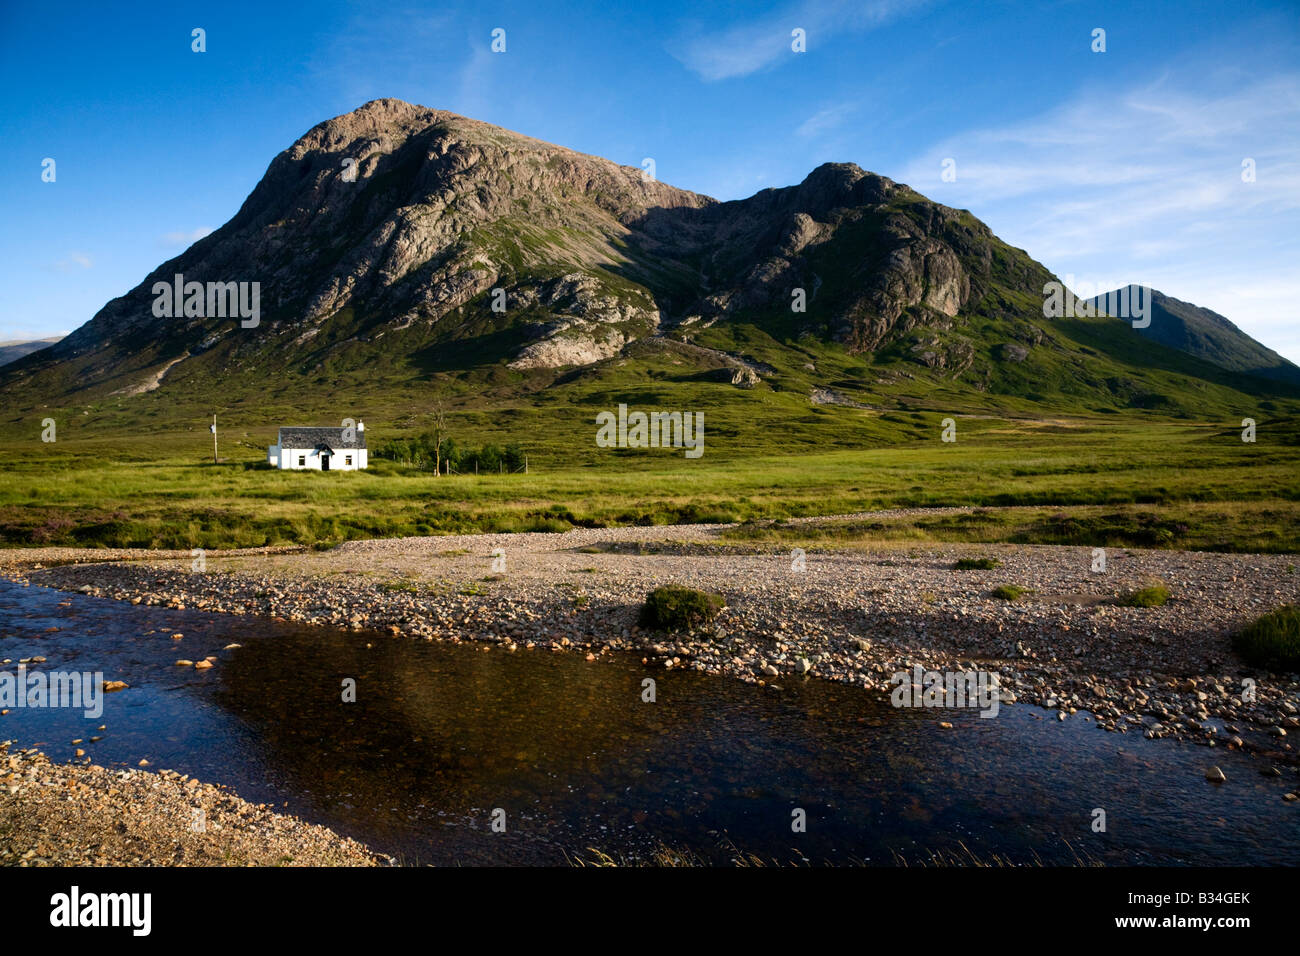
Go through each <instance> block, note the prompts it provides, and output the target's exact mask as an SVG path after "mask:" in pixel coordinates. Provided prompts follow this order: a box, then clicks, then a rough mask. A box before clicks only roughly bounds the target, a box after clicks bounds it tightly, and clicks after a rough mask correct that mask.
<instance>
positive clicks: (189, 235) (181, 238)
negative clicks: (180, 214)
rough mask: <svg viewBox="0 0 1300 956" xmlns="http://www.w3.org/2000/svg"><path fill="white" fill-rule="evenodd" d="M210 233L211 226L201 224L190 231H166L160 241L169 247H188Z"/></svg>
mask: <svg viewBox="0 0 1300 956" xmlns="http://www.w3.org/2000/svg"><path fill="white" fill-rule="evenodd" d="M210 235H212V229H211V227H209V226H199V228H197V229H191V230H190V231H189V232H184V231H180V232H168V233H164V234H163V235H162V236H160V237H159V238H158V241H159V243H161V244H162V245H164V246H167V247H168V248H169V249H188V248H189V247H190V246H192V245H194V243H196V242H198V241H199V240H200V239H202V238H203V237H204V236H210Z"/></svg>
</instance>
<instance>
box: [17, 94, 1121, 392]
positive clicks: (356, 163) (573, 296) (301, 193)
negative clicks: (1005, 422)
mask: <svg viewBox="0 0 1300 956" xmlns="http://www.w3.org/2000/svg"><path fill="white" fill-rule="evenodd" d="M178 274H179V275H183V277H184V279H185V281H186V282H199V283H250V284H251V283H257V284H258V287H259V288H260V299H259V302H260V314H259V315H258V318H257V321H256V322H255V323H253V322H247V321H243V322H241V318H240V317H230V316H226V317H224V318H223V317H221V316H219V315H216V314H214V313H213V312H212V310H211V308H210V304H209V306H208V307H207V308H203V307H199V308H196V309H193V310H190V309H188V308H187V309H183V310H181V311H180V312H178V313H177V314H174V315H171V316H167V315H164V316H159V315H157V314H155V310H154V303H155V298H156V297H155V295H154V291H153V290H154V286H155V284H156V283H160V282H161V283H172V282H173V279H174V277H175V276H176V275H178ZM1051 278H1052V276H1051V275H1050V274H1049V273H1048V272H1047V270H1046V269H1044V268H1043V267H1042V266H1041V265H1039V264H1038V263H1037V262H1035V261H1034V260H1032V259H1031V258H1030V257H1029V256H1028V255H1027V254H1025V253H1024V252H1022V251H1021V250H1018V249H1013V248H1011V247H1009V246H1007V245H1005V244H1004V243H1002V242H1000V241H999V240H998V239H997V238H996V237H995V236H993V234H992V233H991V232H990V230H989V229H988V227H987V226H985V225H984V224H983V223H981V222H979V221H978V220H977V219H975V218H974V217H973V216H972V215H971V214H970V213H969V212H966V211H963V210H956V209H950V208H948V207H946V206H943V205H940V204H938V203H934V202H931V201H930V200H928V199H926V198H925V197H924V196H921V195H920V194H918V193H916V192H915V191H913V190H912V189H910V188H909V187H907V186H905V185H902V184H899V183H895V182H893V181H891V180H889V179H887V178H885V177H883V176H878V175H875V174H873V173H870V172H866V171H864V170H862V169H860V168H858V167H857V166H854V165H852V164H841V163H828V164H825V165H823V166H820V167H818V168H817V169H815V170H813V171H812V172H811V173H810V174H809V175H808V176H807V178H806V179H805V180H804V181H803V182H801V183H799V184H798V185H795V186H790V187H786V188H782V189H767V190H763V191H762V192H760V193H757V194H756V195H754V196H751V197H749V198H748V199H743V200H737V201H732V202H717V201H716V200H713V199H710V198H709V197H707V196H701V195H699V194H696V193H692V192H688V191H686V190H682V189H676V188H674V187H672V186H668V185H666V184H664V183H660V182H656V181H654V180H647V179H646V178H645V177H644V176H643V175H642V171H641V170H640V169H637V168H633V167H628V166H620V165H618V164H616V163H613V162H610V161H608V160H605V159H600V158H598V157H594V156H587V155H583V154H580V153H576V152H573V151H571V150H567V149H563V148H561V147H558V146H553V145H550V144H548V143H543V142H540V141H538V140H534V139H530V138H528V137H526V136H521V135H519V134H517V133H512V132H510V131H508V130H504V129H501V128H499V127H495V126H491V125H488V124H486V123H481V122H477V121H475V120H471V119H467V118H465V117H461V116H457V115H455V114H452V113H447V112H444V111H439V110H431V109H426V108H424V107H420V106H414V105H411V104H409V103H404V102H401V101H399V100H391V99H389V100H376V101H374V102H371V103H367V104H366V105H365V106H362V107H361V108H359V109H357V110H355V111H354V112H352V113H348V114H346V115H344V116H339V117H336V118H334V119H332V120H329V121H327V122H324V123H321V124H320V125H318V126H316V127H314V128H313V129H311V130H310V131H308V132H307V134H306V135H304V136H303V137H302V138H301V139H299V140H298V141H297V142H296V143H294V144H293V145H292V146H290V147H289V148H288V149H286V150H285V151H284V152H283V153H281V154H280V155H279V156H277V157H276V158H275V159H274V160H273V161H272V162H271V164H270V167H269V168H268V169H267V171H266V174H265V176H264V177H263V178H262V180H261V182H259V183H258V185H257V186H256V188H255V189H254V190H253V192H252V193H251V194H250V195H249V197H248V199H247V200H246V201H245V202H244V204H243V206H242V207H241V208H240V209H239V211H238V213H236V215H235V216H234V217H233V218H232V219H231V220H230V221H229V222H228V223H226V224H225V225H224V226H222V227H221V228H220V229H218V230H217V231H216V232H214V233H212V234H211V235H209V236H208V237H206V238H204V239H203V240H201V241H199V242H197V243H195V244H194V245H193V246H192V247H190V248H189V249H188V250H186V251H185V252H184V253H183V254H181V255H180V256H178V257H176V258H175V259H173V260H171V261H169V262H165V263H163V264H162V265H161V266H159V267H158V269H156V270H155V271H154V272H153V273H151V274H150V275H149V276H147V277H145V279H144V281H143V282H141V283H140V285H138V286H137V287H136V288H135V289H132V290H131V291H130V292H128V293H127V294H126V295H123V296H122V297H120V298H117V299H114V300H113V301H111V302H109V303H108V304H107V305H106V306H105V307H104V308H103V309H102V310H100V312H99V313H98V314H97V315H96V316H95V317H94V318H93V319H92V320H91V321H90V322H88V323H86V324H85V325H84V326H82V327H81V328H79V329H77V330H76V331H75V332H74V333H73V334H71V335H70V336H68V337H67V338H66V339H64V340H63V341H61V342H59V343H58V344H57V345H54V346H52V347H51V348H49V349H46V350H43V351H42V352H40V353H38V354H36V355H32V356H29V357H27V358H24V359H21V360H19V361H18V362H16V363H14V364H13V365H11V366H8V367H6V368H5V369H4V370H3V371H0V392H3V393H5V394H6V395H7V396H9V397H10V398H13V397H14V396H17V395H22V396H25V397H27V399H28V400H29V401H30V400H35V401H50V400H56V401H57V400H60V398H62V397H67V396H71V395H78V396H80V395H81V394H82V393H83V392H84V393H88V394H89V393H96V394H98V395H101V396H105V395H117V396H131V395H139V394H142V393H145V392H159V394H162V395H166V394H167V393H168V391H169V390H171V389H175V390H177V391H178V392H179V391H180V390H182V389H187V390H189V393H190V394H200V393H206V391H211V390H213V389H225V388H228V387H231V383H233V382H236V381H241V382H243V383H244V384H243V387H244V389H245V392H247V391H248V390H249V389H254V388H257V387H261V385H260V383H265V382H275V383H276V384H277V385H278V386H281V387H283V388H286V389H287V388H292V387H295V386H294V383H303V382H305V381H306V380H307V379H310V381H311V382H312V383H313V384H314V385H319V386H328V385H329V383H330V382H331V381H332V380H333V379H332V378H331V376H333V375H335V374H336V373H338V372H339V371H340V370H350V372H351V373H355V375H357V376H360V379H357V378H355V377H354V379H353V380H354V381H357V380H361V381H365V382H367V383H378V384H379V385H382V384H383V383H384V382H385V381H387V380H388V379H392V380H394V381H403V382H409V381H412V380H427V378H428V377H429V376H430V375H432V374H436V373H439V372H455V373H458V374H459V373H462V372H464V371H465V370H466V369H468V368H478V369H487V370H490V369H500V368H506V369H509V370H512V374H515V375H516V376H517V375H530V374H533V373H536V372H538V371H539V370H548V369H562V368H565V367H572V366H579V367H581V366H587V365H591V364H593V363H600V362H603V361H606V360H609V359H612V358H615V357H619V360H620V361H623V360H624V359H626V358H627V357H628V356H629V355H630V354H631V353H630V352H629V349H630V347H631V346H632V345H633V344H635V343H641V344H646V343H658V344H659V345H662V344H663V343H665V342H666V340H667V339H668V338H671V339H673V340H675V341H676V342H677V343H679V344H683V343H690V342H691V341H692V339H694V338H700V339H701V341H703V340H704V339H706V338H708V337H709V336H710V335H713V333H712V332H709V333H706V332H705V331H704V330H709V329H714V328H715V327H718V326H720V325H721V326H723V327H729V328H739V327H740V326H742V325H749V326H753V327H755V328H759V329H763V330H765V332H764V334H770V335H771V336H774V337H775V338H776V339H777V340H780V341H784V342H796V341H799V340H802V339H804V338H805V337H812V338H814V339H816V340H817V341H819V342H823V343H825V342H837V343H840V344H841V345H843V346H844V347H845V349H846V350H847V351H848V353H850V354H853V353H857V354H859V355H863V356H866V357H868V358H870V359H871V361H872V362H873V363H874V364H875V365H876V366H877V367H878V368H879V369H880V370H881V371H879V372H878V373H876V374H877V375H881V376H885V378H882V379H878V380H880V381H884V380H886V379H888V380H891V381H898V380H900V379H902V380H908V379H911V378H912V377H913V375H914V374H922V373H928V374H931V375H933V376H939V377H942V378H946V379H962V380H963V381H964V382H965V383H966V384H968V385H970V386H971V387H973V388H975V389H978V390H982V391H983V390H997V389H999V388H1003V389H1012V390H1015V391H1017V393H1019V394H1031V393H1034V391H1035V389H1036V388H1037V387H1038V386H1037V384H1036V383H1037V382H1039V381H1041V378H1042V375H1043V374H1044V371H1050V372H1051V373H1052V374H1054V375H1057V377H1058V380H1059V381H1062V382H1065V383H1067V384H1065V385H1064V386H1063V387H1064V388H1067V389H1075V388H1076V387H1077V388H1089V387H1101V388H1108V387H1109V386H1105V385H1104V382H1105V381H1108V380H1110V379H1113V378H1115V376H1114V375H1113V374H1108V373H1103V372H1102V371H1101V370H1098V369H1093V368H1092V367H1091V366H1092V365H1093V364H1095V357H1096V356H1097V354H1098V353H1097V351H1096V350H1097V349H1098V348H1101V349H1105V350H1112V354H1114V352H1115V351H1117V350H1123V349H1125V348H1126V346H1123V344H1122V343H1119V344H1116V343H1114V342H1112V341H1111V340H1109V339H1107V340H1105V341H1102V340H1097V339H1095V336H1093V337H1092V338H1088V341H1089V342H1090V343H1091V346H1090V347H1080V342H1082V341H1083V340H1078V341H1075V340H1071V339H1070V337H1069V336H1070V335H1071V334H1075V335H1076V337H1077V334H1078V333H1079V331H1080V330H1078V329H1076V330H1074V332H1068V331H1067V332H1063V331H1062V326H1060V325H1055V326H1054V325H1052V324H1050V323H1047V322H1045V321H1044V320H1043V319H1042V315H1041V304H1042V290H1043V285H1044V283H1045V282H1047V281H1049V280H1051ZM1088 336H1092V333H1088ZM1085 337H1087V336H1085ZM715 338H716V336H715ZM705 344H707V343H705ZM637 347H638V349H639V348H640V347H641V346H640V345H638V346H637ZM637 354H638V355H644V354H646V353H645V352H644V350H642V351H639V352H637ZM681 356H685V358H680V356H679V360H680V361H688V362H702V363H704V364H703V366H702V368H703V370H704V371H706V372H709V373H710V374H711V373H717V375H716V376H714V377H711V378H706V379H704V380H706V381H714V380H717V381H723V380H724V379H725V380H726V381H728V382H730V383H731V384H733V385H738V386H741V387H747V388H748V387H756V386H758V385H760V384H761V383H762V381H763V380H764V379H765V378H766V377H767V376H768V375H770V374H772V372H774V371H775V370H773V369H768V370H766V371H764V370H760V369H758V368H757V367H756V366H751V365H749V364H746V363H745V362H743V361H742V362H739V363H738V360H737V357H736V356H735V355H733V354H730V353H726V352H723V351H719V350H718V349H717V348H716V347H715V348H712V349H709V348H705V349H701V350H699V351H698V353H697V352H683V353H681ZM791 360H792V362H798V363H802V362H804V361H805V359H804V358H803V357H796V356H795V355H794V354H792V355H791ZM891 364H892V370H886V366H891ZM795 367H798V366H794V365H792V368H795ZM810 367H811V366H803V368H805V369H806V368H810ZM909 369H911V370H913V371H909ZM738 370H739V371H738ZM484 374H485V375H487V374H492V373H489V372H485V373H484ZM799 374H802V373H799ZM385 376H387V377H388V378H385ZM733 379H739V380H735V381H733ZM1080 381H1087V382H1092V383H1099V382H1100V383H1103V384H1102V385H1100V386H1094V385H1077V383H1078V382H1080ZM1125 382H1127V379H1125ZM1068 383H1076V384H1068ZM826 384H829V383H826ZM1125 388H1128V389H1129V391H1133V389H1132V388H1129V385H1128V384H1126V385H1125ZM1112 391H1113V389H1112ZM1125 394H1127V392H1126V393H1125ZM31 396H38V398H36V399H32V398H31ZM1124 400H1127V399H1124Z"/></svg>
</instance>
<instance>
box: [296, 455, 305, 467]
mask: <svg viewBox="0 0 1300 956" xmlns="http://www.w3.org/2000/svg"><path fill="white" fill-rule="evenodd" d="M305 464H307V456H306V455H299V456H298V467H299V468H301V467H303V466H304V465H305Z"/></svg>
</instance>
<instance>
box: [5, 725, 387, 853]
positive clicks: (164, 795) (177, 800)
mask: <svg viewBox="0 0 1300 956" xmlns="http://www.w3.org/2000/svg"><path fill="white" fill-rule="evenodd" d="M389 862H391V861H390V860H389V859H388V858H387V857H384V856H381V855H379V854H376V853H373V852H371V851H370V850H368V849H366V848H365V847H364V846H362V845H361V844H360V843H357V842H356V841H355V840H350V839H346V838H344V837H341V836H339V835H338V834H336V833H334V832H333V831H331V830H327V829H326V828H325V827H321V826H315V825H313V824H309V823H304V822H303V821H301V820H298V819H297V818H295V817H290V816H284V815H282V814H278V813H274V812H272V811H271V809H270V808H269V807H267V806H265V805H264V804H252V803H248V802H247V801H245V800H241V799H240V798H239V797H237V796H235V795H234V794H232V793H231V792H230V791H228V790H225V789H223V788H221V787H218V786H213V785H212V784H206V783H200V782H199V781H198V780H195V779H194V778H192V777H186V776H182V775H181V774H178V773H174V772H172V771H170V770H162V771H159V772H158V773H151V772H149V771H146V770H138V769H128V770H111V769H109V768H107V767H100V766H95V765H93V764H53V763H50V761H49V760H48V759H47V758H46V757H45V755H44V754H41V753H39V752H37V751H35V750H11V749H10V742H9V741H5V742H3V743H0V864H4V865H7V866H379V865H385V864H387V863H389Z"/></svg>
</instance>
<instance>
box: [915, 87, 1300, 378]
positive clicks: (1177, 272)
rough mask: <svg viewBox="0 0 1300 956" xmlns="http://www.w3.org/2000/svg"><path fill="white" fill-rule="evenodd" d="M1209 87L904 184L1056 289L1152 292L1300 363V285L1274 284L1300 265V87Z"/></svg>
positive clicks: (1082, 115)
mask: <svg viewBox="0 0 1300 956" xmlns="http://www.w3.org/2000/svg"><path fill="white" fill-rule="evenodd" d="M1208 73H1209V71H1205V72H1204V73H1203V74H1200V75H1198V74H1195V73H1191V72H1185V73H1182V74H1181V75H1180V76H1179V77H1177V78H1176V77H1174V76H1172V75H1171V74H1169V73H1166V74H1165V75H1163V76H1161V77H1160V78H1159V79H1157V80H1156V81H1154V82H1152V83H1149V84H1146V85H1143V86H1140V87H1135V88H1132V89H1129V90H1125V91H1121V92H1119V93H1118V94H1117V93H1115V92H1110V93H1106V92H1104V91H1100V90H1095V91H1091V92H1089V93H1085V94H1082V95H1080V96H1079V97H1078V98H1077V99H1075V100H1074V101H1072V102H1069V103H1066V104H1063V105H1061V106H1059V107H1057V108H1055V109H1053V110H1050V111H1048V112H1047V113H1045V114H1043V115H1040V116H1037V117H1034V118H1031V119H1029V120H1026V121H1023V122H1020V123H1016V124H1011V125H1007V126H1004V127H997V128H985V129H974V130H971V131H968V132H966V133H962V134H959V135H956V136H953V137H951V138H950V139H947V140H945V141H943V142H940V143H937V144H935V145H934V146H933V147H932V148H931V149H929V150H927V151H926V152H924V153H923V154H921V155H920V156H918V157H917V158H916V159H915V160H914V161H913V162H911V163H909V164H908V165H907V166H906V167H905V168H904V169H903V171H902V175H901V178H902V179H903V180H904V181H905V182H907V183H908V184H909V185H911V186H913V187H914V188H915V189H917V190H918V191H920V192H922V193H924V194H926V195H928V196H930V197H931V198H933V199H935V200H938V201H939V202H943V203H946V204H948V205H951V206H958V207H963V208H968V209H971V210H972V211H974V212H975V213H976V215H978V216H979V217H980V218H981V219H983V220H984V221H985V222H987V223H988V224H989V225H990V227H992V229H993V231H994V232H995V233H997V234H998V235H999V236H1001V237H1002V238H1003V239H1005V240H1006V241H1007V242H1009V243H1011V244H1012V245H1015V246H1019V247H1021V248H1023V249H1027V250H1029V252H1030V253H1031V254H1032V255H1033V256H1034V257H1035V258H1037V259H1039V260H1040V261H1042V262H1043V263H1044V264H1045V265H1046V266H1048V268H1050V269H1051V270H1052V271H1054V272H1056V273H1057V274H1058V275H1061V276H1064V275H1066V274H1067V273H1069V274H1073V275H1074V276H1076V277H1077V278H1079V279H1081V280H1084V281H1089V280H1092V279H1093V278H1094V277H1095V278H1096V280H1097V281H1098V282H1101V281H1102V279H1103V277H1104V279H1106V280H1119V281H1121V282H1139V283H1144V284H1146V285H1150V286H1152V287H1154V288H1157V289H1159V290H1161V291H1162V292H1165V293H1166V294H1168V295H1172V296H1174V297H1175V298H1178V299H1183V300H1185V301H1189V302H1194V303H1195V304H1197V305H1202V306H1205V307H1206V308H1210V309H1214V310H1215V311H1216V312H1220V313H1222V314H1223V315H1225V316H1227V317H1228V318H1229V319H1231V320H1232V321H1233V322H1235V323H1236V324H1237V325H1238V326H1240V327H1241V328H1242V329H1244V330H1245V331H1246V332H1248V333H1250V334H1252V335H1257V337H1259V338H1260V339H1261V340H1262V341H1264V343H1265V344H1267V345H1270V346H1271V347H1273V348H1275V349H1278V350H1279V351H1282V352H1283V354H1286V355H1287V357H1288V358H1291V359H1292V360H1300V282H1291V281H1289V280H1288V281H1286V282H1283V283H1279V282H1278V277H1279V276H1289V275H1292V274H1294V273H1295V263H1296V262H1297V261H1300V229H1297V228H1296V222H1297V217H1298V215H1300V73H1281V74H1274V75H1263V76H1260V77H1256V78H1246V79H1244V80H1243V78H1241V77H1232V78H1230V79H1229V80H1225V78H1223V77H1216V76H1209V75H1208ZM945 158H952V159H953V160H954V161H955V163H956V172H957V178H956V180H955V181H954V182H944V181H943V179H942V176H941V174H942V172H943V165H942V164H943V160H944V159H945ZM1245 159H1250V160H1253V162H1254V173H1255V179H1254V181H1253V182H1246V181H1243V178H1242V172H1243V170H1242V165H1241V164H1242V161H1243V160H1245Z"/></svg>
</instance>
